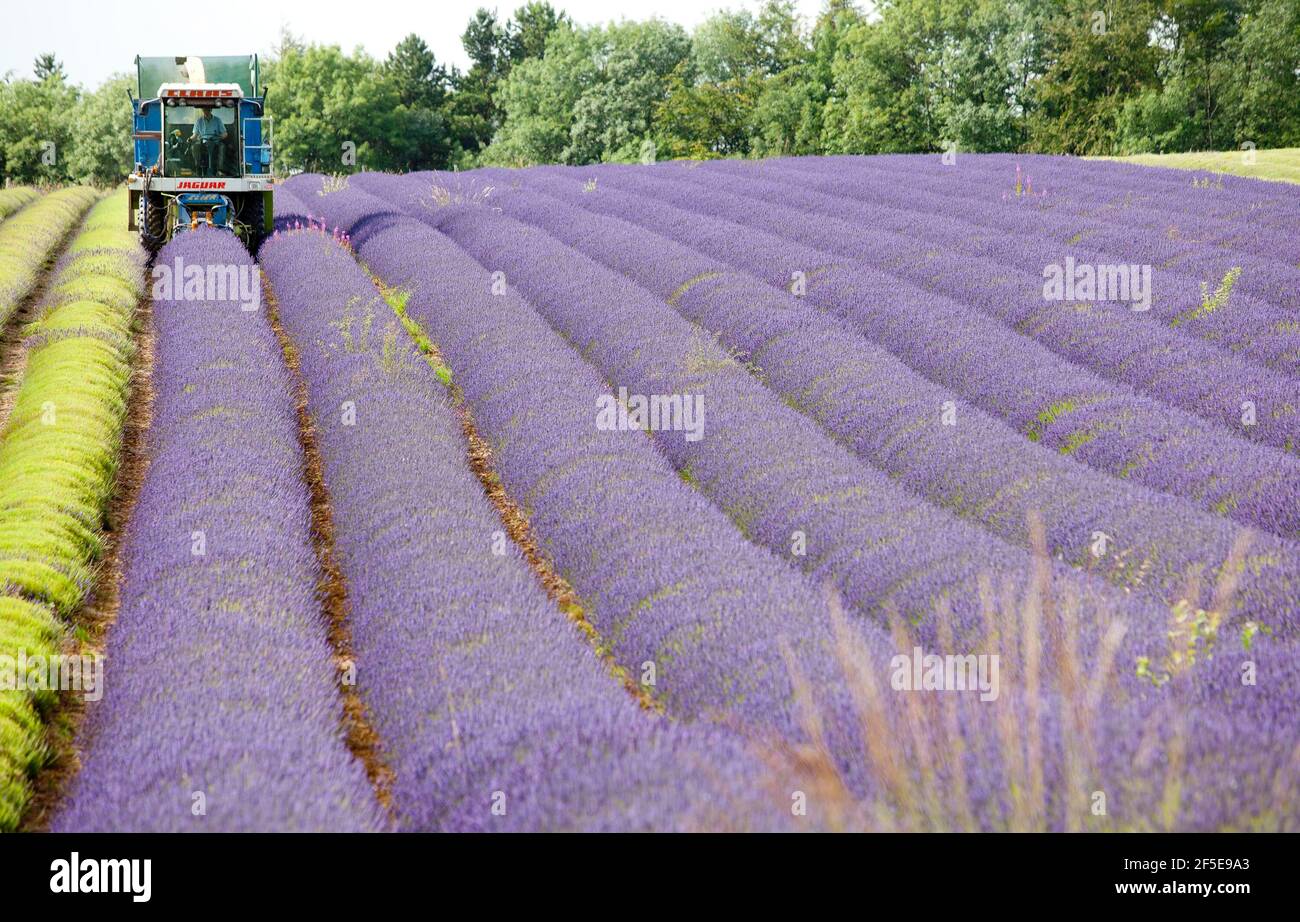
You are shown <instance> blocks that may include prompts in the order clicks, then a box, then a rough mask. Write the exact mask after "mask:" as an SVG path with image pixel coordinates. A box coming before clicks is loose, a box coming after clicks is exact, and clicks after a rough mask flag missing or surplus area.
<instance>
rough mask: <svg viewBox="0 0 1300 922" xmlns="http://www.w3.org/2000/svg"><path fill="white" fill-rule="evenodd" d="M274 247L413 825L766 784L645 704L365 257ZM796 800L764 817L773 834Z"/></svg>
mask: <svg viewBox="0 0 1300 922" xmlns="http://www.w3.org/2000/svg"><path fill="white" fill-rule="evenodd" d="M298 214H299V215H301V216H302V217H303V218H306V217H307V216H308V212H307V210H303V211H300V212H298ZM261 258H262V264H263V266H264V268H265V270H266V272H267V275H268V277H269V279H270V281H271V283H272V285H273V287H274V289H275V294H276V298H277V301H278V304H279V310H280V317H281V321H282V323H283V326H284V329H285V332H286V333H287V334H288V336H289V337H290V338H291V339H292V340H293V341H294V342H295V344H296V346H297V349H298V353H299V361H300V367H301V370H302V374H303V378H304V380H305V381H306V383H307V387H308V392H309V395H310V396H309V410H310V413H311V415H312V419H313V422H314V428H315V431H316V437H317V440H318V444H319V446H320V452H321V457H322V460H323V465H324V473H325V480H326V483H327V484H328V489H329V494H330V504H331V510H332V513H333V523H334V537H335V549H336V552H337V555H338V560H339V565H340V568H341V571H342V574H343V577H344V579H345V581H346V583H347V591H348V599H349V619H350V624H351V627H352V634H353V641H354V648H355V653H356V668H357V675H358V678H359V681H358V686H359V690H360V691H361V693H362V696H363V697H364V699H365V702H366V705H367V709H368V712H369V713H370V715H371V720H372V722H373V724H374V726H375V728H376V730H377V731H378V733H379V736H380V738H381V739H382V740H383V741H384V745H385V749H386V752H387V755H388V761H389V763H390V765H391V767H392V768H393V769H394V772H395V774H396V779H395V783H394V786H393V799H394V810H395V813H396V815H397V817H398V825H399V828H401V829H405V830H439V831H459V830H480V831H496V830H511V831H544V830H566V829H569V830H638V829H651V830H673V829H690V828H694V826H695V825H697V823H698V819H697V818H698V817H700V816H702V815H703V814H704V813H705V812H706V811H707V810H708V809H709V808H710V805H713V804H718V803H723V802H731V803H738V802H740V801H741V800H742V799H744V798H745V797H747V796H749V792H752V791H755V790H757V788H758V777H757V776H758V773H757V771H756V765H755V764H753V761H752V759H751V758H750V757H749V756H747V754H746V753H745V752H744V751H743V749H742V748H741V747H740V745H739V743H738V741H737V740H736V739H735V738H734V737H732V736H730V735H727V734H724V733H722V732H720V731H710V730H708V729H707V728H704V727H686V726H681V725H675V724H672V723H669V722H668V721H666V720H664V719H662V718H658V717H653V716H651V715H649V714H647V713H645V712H643V711H641V709H640V708H638V707H637V706H636V705H635V704H634V703H633V701H632V699H631V698H630V697H629V696H628V695H627V693H626V692H625V691H624V690H623V689H622V688H621V687H620V686H619V684H618V683H617V681H616V680H615V679H614V678H613V677H611V676H610V675H609V674H608V672H607V671H606V670H605V668H604V667H603V666H602V665H601V663H600V662H599V661H598V660H597V659H596V657H595V655H594V653H593V652H592V651H591V648H590V646H589V645H588V644H587V642H586V641H585V640H584V639H583V638H581V637H580V636H579V635H578V633H577V630H576V629H575V628H574V627H573V626H572V625H569V624H567V623H566V621H565V619H564V615H562V614H561V613H560V612H559V610H558V609H557V608H556V607H555V606H554V605H553V604H552V603H551V602H550V600H549V599H547V597H546V595H545V594H544V593H543V592H542V590H541V589H540V587H539V585H538V584H537V581H536V580H535V579H534V577H533V576H532V574H531V572H530V571H529V570H528V567H527V565H526V564H525V563H524V562H523V559H522V557H521V556H520V554H519V552H518V550H517V548H516V547H515V545H514V544H513V542H509V541H506V540H505V538H504V533H503V532H502V531H501V529H502V525H501V520H500V519H499V518H498V517H497V515H496V513H495V511H494V510H493V509H492V507H491V505H490V504H489V503H488V501H487V499H486V497H484V495H483V491H482V487H481V486H480V485H479V483H478V481H477V479H475V477H474V475H473V474H472V473H471V472H470V470H469V467H468V466H467V464H466V460H465V451H466V448H465V442H464V437H463V435H462V434H461V432H460V428H459V425H458V423H457V420H456V417H455V415H454V411H453V410H452V408H451V406H450V403H449V401H448V398H447V396H446V392H445V390H444V389H443V387H442V385H441V384H440V383H439V382H438V381H437V379H436V378H435V376H434V372H433V370H432V369H430V368H429V366H428V365H427V364H426V363H425V362H424V360H423V359H422V358H421V356H420V354H419V352H418V351H417V350H416V349H415V347H414V345H413V344H412V342H411V341H410V338H409V336H408V334H407V333H406V332H405V330H403V329H402V328H401V327H400V325H399V324H398V321H397V318H396V317H395V316H394V314H393V311H392V310H391V309H390V308H389V306H388V305H387V304H386V303H385V302H384V300H383V299H382V298H380V296H379V295H378V293H377V292H376V290H375V287H374V285H373V284H372V283H371V281H370V279H369V277H368V276H367V275H366V274H365V273H364V272H363V271H362V270H361V269H360V267H358V266H357V264H356V262H355V261H354V260H353V258H352V257H351V255H350V254H349V253H348V252H347V251H346V250H345V249H343V248H342V247H341V246H340V245H339V244H337V243H335V242H334V241H332V240H331V239H330V237H328V236H326V235H324V234H321V233H319V232H317V231H311V230H309V231H302V230H299V231H289V232H280V233H279V234H277V235H276V236H275V237H273V238H272V239H271V240H270V241H268V242H267V243H266V244H265V245H264V246H263V248H262V251H261ZM379 536H382V538H379ZM377 538H379V540H377ZM498 551H499V553H498ZM494 807H496V808H498V812H494ZM782 807H783V805H781V804H778V805H777V808H778V809H777V810H769V812H768V814H767V815H766V816H762V815H755V816H751V817H748V820H749V821H751V822H752V823H753V825H754V826H755V827H757V828H770V827H772V826H774V825H776V824H778V823H779V822H781V821H782V820H783V818H784V819H788V818H789V810H788V809H782ZM499 811H504V812H499Z"/></svg>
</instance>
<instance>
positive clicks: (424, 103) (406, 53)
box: [383, 34, 454, 171]
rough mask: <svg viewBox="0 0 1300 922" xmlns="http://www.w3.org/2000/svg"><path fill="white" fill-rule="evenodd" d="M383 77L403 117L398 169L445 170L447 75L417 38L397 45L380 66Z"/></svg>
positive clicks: (448, 128) (449, 140)
mask: <svg viewBox="0 0 1300 922" xmlns="http://www.w3.org/2000/svg"><path fill="white" fill-rule="evenodd" d="M383 73H384V77H385V78H386V79H387V80H388V82H389V83H390V84H391V85H392V86H393V88H394V89H395V90H396V92H397V98H398V99H399V100H400V101H401V104H402V106H404V107H405V109H406V113H407V116H408V118H407V136H406V144H405V145H404V149H403V150H402V152H401V153H400V154H399V155H398V158H399V165H400V166H401V168H402V169H404V170H407V171H410V170H431V169H439V170H440V169H445V168H446V167H447V165H448V163H449V161H450V159H451V157H452V149H453V146H454V142H453V138H452V136H451V126H450V124H449V118H448V115H447V113H446V108H447V98H448V89H449V87H448V76H447V71H446V69H445V68H444V67H442V66H441V65H440V64H439V63H438V62H437V59H436V58H435V57H434V54H433V52H432V51H430V50H429V46H428V45H426V44H425V43H424V40H423V39H421V38H420V37H419V36H418V35H415V34H411V35H408V36H406V38H404V39H402V40H401V41H400V42H398V44H397V47H396V48H394V49H393V50H392V52H390V53H389V55H388V59H387V60H386V61H385V62H384V67H383Z"/></svg>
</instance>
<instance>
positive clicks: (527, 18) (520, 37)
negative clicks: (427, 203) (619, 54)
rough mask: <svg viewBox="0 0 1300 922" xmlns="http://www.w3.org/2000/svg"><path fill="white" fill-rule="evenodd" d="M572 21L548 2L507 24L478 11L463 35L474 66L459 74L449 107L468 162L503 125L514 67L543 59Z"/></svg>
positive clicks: (533, 4) (455, 76) (454, 131)
mask: <svg viewBox="0 0 1300 922" xmlns="http://www.w3.org/2000/svg"><path fill="white" fill-rule="evenodd" d="M568 25H570V22H569V18H568V17H567V16H566V15H565V14H563V13H557V12H556V11H555V9H554V8H553V7H552V6H551V5H550V4H549V3H543V2H530V3H528V4H526V5H524V6H521V7H519V9H517V10H516V11H515V15H514V18H513V19H511V20H509V21H507V22H506V23H504V24H502V23H501V22H499V21H498V20H497V16H496V13H494V12H492V11H491V10H487V9H483V8H479V9H478V10H477V11H476V12H475V13H474V16H473V17H472V18H471V19H470V22H469V25H468V26H466V28H465V32H464V33H463V34H462V35H461V45H462V46H463V47H464V48H465V53H466V54H467V55H469V59H470V62H471V64H470V69H469V71H468V72H467V73H465V74H453V81H452V82H453V85H454V87H455V92H454V94H453V96H452V99H451V104H450V106H449V110H448V114H449V118H450V122H451V130H452V134H453V135H454V136H455V138H456V143H457V145H458V146H459V147H460V148H461V149H462V150H463V151H465V153H466V158H465V159H466V160H472V159H473V157H474V156H475V155H476V154H477V153H478V152H479V151H481V150H482V149H483V148H484V147H486V146H487V145H488V144H489V143H490V142H491V141H492V138H493V136H494V135H495V134H496V133H497V130H498V129H499V128H500V127H501V122H502V118H503V116H502V113H501V109H500V101H499V99H498V98H497V97H498V94H499V92H500V91H501V89H502V87H503V85H504V82H505V79H506V77H508V76H509V74H510V72H511V70H512V69H513V68H514V67H516V66H518V65H520V64H523V63H524V62H526V61H531V60H538V59H540V58H541V57H542V55H544V54H545V53H546V44H547V41H548V40H549V39H550V37H551V35H552V34H553V33H555V32H556V31H557V30H559V29H562V28H564V27H567V26H568ZM467 165H468V163H467Z"/></svg>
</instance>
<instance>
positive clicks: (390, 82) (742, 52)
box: [0, 0, 1300, 183]
mask: <svg viewBox="0 0 1300 922" xmlns="http://www.w3.org/2000/svg"><path fill="white" fill-rule="evenodd" d="M461 41H462V44H463V46H464V48H465V52H466V54H467V55H468V58H469V60H470V66H469V68H468V70H464V71H462V70H460V69H459V68H456V67H449V66H446V65H444V64H443V63H440V62H439V61H437V60H436V58H435V56H434V54H433V52H432V51H431V50H430V49H429V47H428V45H427V44H426V43H425V42H424V41H423V40H422V39H421V38H420V37H419V36H418V35H414V34H412V35H409V36H407V37H406V38H404V39H403V40H402V41H401V42H400V43H398V45H397V46H396V47H395V48H394V49H393V50H392V51H391V52H390V53H389V54H388V55H387V56H386V57H384V58H382V59H381V58H375V57H372V56H371V55H369V54H367V53H365V52H364V51H362V50H360V49H358V50H355V51H352V52H350V53H349V52H345V51H343V50H342V49H340V48H339V47H338V46H333V45H319V44H313V43H309V42H307V41H305V40H303V39H302V38H299V37H296V36H294V35H292V34H290V33H288V32H286V33H284V34H283V35H282V36H281V39H280V41H279V43H278V45H277V46H276V47H275V48H274V49H273V50H272V52H271V53H270V54H269V55H267V56H265V57H264V60H263V75H264V79H265V81H266V82H267V83H268V84H269V87H270V89H269V101H268V108H269V109H270V111H271V113H272V115H273V116H274V119H275V143H276V157H277V164H278V166H279V168H281V169H285V170H297V169H305V170H317V171H324V172H331V173H336V172H348V171H351V170H354V169H374V170H397V171H406V170H415V169H453V168H454V169H467V168H470V167H473V166H476V165H508V166H522V165H527V164H534V163H567V164H583V163H596V162H602V161H635V160H648V159H667V158H676V157H697V158H705V157H763V156H772V155H790V154H846V153H901V152H926V151H941V150H961V151H1036V152H1045V153H1069V154H1127V153H1147V152H1153V153H1167V152H1174V151H1188V150H1216V149H1218V150H1222V149H1234V148H1238V147H1241V146H1243V145H1254V146H1257V147H1259V148H1267V147H1293V146H1300V0H879V2H875V3H870V4H869V5H866V6H860V5H858V4H856V3H854V2H853V0H827V2H826V3H825V5H824V6H823V8H822V10H821V12H820V13H819V15H818V16H817V17H816V18H815V20H814V21H812V22H805V21H804V20H802V19H801V18H800V17H799V16H798V15H797V14H796V13H795V10H794V7H793V6H792V4H791V3H789V2H787V0H765V2H763V3H762V5H761V6H759V7H758V8H757V9H756V10H755V11H749V10H729V11H721V12H718V13H716V14H714V15H713V16H711V17H710V18H709V19H707V20H706V21H705V22H703V23H702V24H700V25H699V26H698V27H697V28H695V29H694V30H693V31H690V32H688V31H687V30H686V29H684V28H682V27H681V26H679V25H676V24H673V23H669V22H666V21H664V20H661V19H650V20H646V21H640V22H635V21H622V22H611V23H609V24H606V25H596V26H582V25H578V24H575V23H574V22H573V21H572V20H571V19H570V18H569V17H568V16H567V15H566V14H565V13H563V12H561V11H558V10H556V9H555V8H554V7H552V6H551V5H550V4H549V3H546V2H540V0H533V2H529V3H527V4H526V5H524V6H521V7H520V8H518V9H517V10H516V11H515V12H514V13H513V15H511V16H510V17H508V18H505V19H502V18H501V17H500V16H498V14H497V13H496V12H494V11H492V10H488V9H479V10H478V11H477V12H476V13H475V14H474V16H473V17H472V18H471V20H470V22H469V23H468V25H467V26H466V28H465V31H464V33H463V34H462V36H461ZM133 86H134V78H133V77H130V76H127V75H117V76H114V77H112V78H110V79H109V80H107V81H105V83H104V84H103V85H101V86H100V87H99V88H97V89H95V90H94V91H91V92H85V91H82V90H81V89H79V88H77V87H75V86H71V85H69V83H68V81H67V79H66V77H65V75H64V73H63V68H62V66H61V64H60V63H59V62H58V61H57V59H56V58H55V56H54V55H53V54H44V55H41V56H40V57H39V58H38V59H37V60H36V62H35V67H34V70H33V74H32V76H31V77H29V78H16V77H15V76H14V75H12V74H8V75H5V77H4V79H3V82H0V167H3V172H4V175H5V176H6V177H10V178H12V179H14V180H16V181H24V182H31V181H66V180H80V181H95V182H101V183H107V182H113V181H116V180H117V179H119V178H120V177H121V176H122V175H124V174H125V173H126V172H127V171H128V170H129V169H130V166H131V163H130V158H131V147H130V132H131V126H130V106H129V103H128V101H127V89H128V88H133Z"/></svg>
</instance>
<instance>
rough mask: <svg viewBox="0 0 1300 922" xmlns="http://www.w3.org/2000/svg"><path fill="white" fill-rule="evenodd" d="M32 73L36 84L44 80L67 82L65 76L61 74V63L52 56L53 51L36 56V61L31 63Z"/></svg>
mask: <svg viewBox="0 0 1300 922" xmlns="http://www.w3.org/2000/svg"><path fill="white" fill-rule="evenodd" d="M32 73H33V74H34V75H35V76H36V82H37V83H41V82H43V81H45V80H57V81H58V82H60V83H65V82H67V75H66V74H64V73H63V62H62V61H60V60H59V59H58V58H56V57H55V56H54V52H53V51H46V52H43V53H41V54H38V55H37V56H36V60H35V61H33V62H32Z"/></svg>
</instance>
